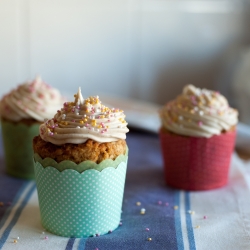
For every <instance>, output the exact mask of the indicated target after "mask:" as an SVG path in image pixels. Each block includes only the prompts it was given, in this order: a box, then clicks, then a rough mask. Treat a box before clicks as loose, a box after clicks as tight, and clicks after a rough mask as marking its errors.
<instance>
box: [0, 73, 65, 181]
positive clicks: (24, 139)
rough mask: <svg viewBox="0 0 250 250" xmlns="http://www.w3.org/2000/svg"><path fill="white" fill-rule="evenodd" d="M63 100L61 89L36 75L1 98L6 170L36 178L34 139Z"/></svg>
mask: <svg viewBox="0 0 250 250" xmlns="http://www.w3.org/2000/svg"><path fill="white" fill-rule="evenodd" d="M63 102H64V100H63V98H62V97H61V95H60V93H59V92H58V90H56V89H54V88H52V87H50V86H49V85H48V84H46V83H45V82H43V81H42V79H41V78H40V77H37V78H36V79H35V80H33V81H32V82H25V83H23V84H21V85H19V86H18V87H17V88H16V89H14V90H12V91H11V92H10V93H9V94H7V95H5V96H4V97H3V98H2V99H1V101H0V115H1V125H2V136H3V145H4V152H5V164H6V172H7V173H8V174H10V175H13V176H15V177H20V178H28V179H30V178H34V166H33V149H32V139H33V137H34V136H36V135H38V134H39V126H40V125H41V123H42V122H43V120H44V119H45V118H47V117H50V116H51V115H52V114H53V113H54V112H56V110H57V109H58V108H60V107H61V105H62V103H63Z"/></svg>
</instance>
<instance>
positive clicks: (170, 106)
mask: <svg viewBox="0 0 250 250" xmlns="http://www.w3.org/2000/svg"><path fill="white" fill-rule="evenodd" d="M160 117H161V121H162V126H163V127H164V128H166V129H167V130H169V131H171V132H174V133H176V134H179V135H186V136H195V137H206V138H209V137H211V136H213V135H219V134H221V133H222V132H223V131H228V130H230V129H231V128H232V127H233V126H235V125H236V124H237V122H238V111H237V110H235V109H233V108H230V107H229V105H228V101H227V100H226V98H225V97H224V96H223V95H221V94H220V93H219V92H216V91H211V90H207V89H200V88H196V87H194V86H193V85H187V86H186V87H185V88H184V89H183V92H182V94H181V95H179V96H178V97H177V98H176V99H175V100H173V101H171V102H169V103H167V104H166V105H165V106H164V107H163V108H162V109H161V110H160Z"/></svg>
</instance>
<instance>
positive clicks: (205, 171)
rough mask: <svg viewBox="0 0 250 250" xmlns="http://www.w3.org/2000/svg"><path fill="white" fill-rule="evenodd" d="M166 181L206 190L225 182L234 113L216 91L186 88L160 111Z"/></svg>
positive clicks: (170, 183)
mask: <svg viewBox="0 0 250 250" xmlns="http://www.w3.org/2000/svg"><path fill="white" fill-rule="evenodd" d="M160 118H161V121H162V126H161V129H160V140H161V148H162V154H163V162H164V171H165V179H166V182H167V184H168V185H170V186H172V187H175V188H178V189H184V190H208V189H214V188H219V187H222V186H224V185H225V184H226V183H227V181H228V171H229V165H230V160H231V154H232V152H233V149H234V143H235V136H236V124H237V122H238V112H237V110H235V109H233V108H230V107H229V105H228V102H227V100H226V98H225V97H224V96H222V95H221V94H220V93H219V92H215V91H211V90H207V89H199V88H196V87H194V86H193V85H188V86H186V87H185V88H184V89H183V92H182V94H181V95H179V96H178V97H177V98H176V99H175V100H173V101H170V102H169V103H167V104H166V105H165V106H164V107H163V108H162V109H161V110H160Z"/></svg>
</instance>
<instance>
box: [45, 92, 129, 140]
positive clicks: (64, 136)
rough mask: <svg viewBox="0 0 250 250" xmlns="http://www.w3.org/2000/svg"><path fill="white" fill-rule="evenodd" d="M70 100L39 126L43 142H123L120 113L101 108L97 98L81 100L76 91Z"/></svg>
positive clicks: (124, 135) (123, 135) (119, 111)
mask: <svg viewBox="0 0 250 250" xmlns="http://www.w3.org/2000/svg"><path fill="white" fill-rule="evenodd" d="M74 97H75V101H74V102H65V103H64V107H63V108H61V109H60V110H58V111H57V113H56V114H55V116H54V118H52V119H50V120H47V121H45V122H44V123H43V124H42V125H41V126H40V136H41V138H42V139H43V140H45V141H48V142H51V143H53V144H55V145H62V144H65V143H73V144H80V143H84V142H86V141H87V140H88V139H92V140H94V141H97V142H100V143H103V142H112V141H117V140H119V139H126V133H127V132H128V131H129V130H128V128H127V122H126V121H125V115H124V112H123V110H120V109H117V108H108V107H106V106H104V105H103V104H102V103H101V101H100V100H99V97H98V96H90V97H89V98H87V99H84V98H83V97H82V94H81V89H80V88H79V90H78V92H77V94H75V96H74Z"/></svg>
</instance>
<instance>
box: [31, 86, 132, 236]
mask: <svg viewBox="0 0 250 250" xmlns="http://www.w3.org/2000/svg"><path fill="white" fill-rule="evenodd" d="M74 97H75V100H74V101H73V102H65V103H64V105H63V107H62V108H61V109H60V110H58V111H57V113H56V114H55V115H54V117H53V118H52V119H49V120H47V121H45V122H44V123H43V124H42V125H41V126H40V135H38V136H36V137H35V138H34V139H33V149H34V160H35V175H36V182H37V189H38V198H39V206H40V213H41V221H42V225H43V226H44V227H45V228H46V229H47V230H48V231H50V232H52V233H54V234H56V235H61V236H65V237H87V236H96V235H102V234H106V233H108V232H110V231H113V230H114V229H116V228H117V227H118V226H119V223H120V218H121V206H122V199H123V192H124V184H125V175H126V167H127V160H128V147H127V144H126V133H127V132H128V131H129V130H128V128H127V122H126V121H125V115H124V112H123V111H122V110H120V109H118V108H109V107H106V106H104V105H103V104H102V103H101V101H100V99H99V97H98V96H91V97H89V98H86V99H84V98H83V96H82V94H81V89H80V88H79V90H78V92H77V94H75V96H74ZM71 222H73V223H71Z"/></svg>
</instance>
